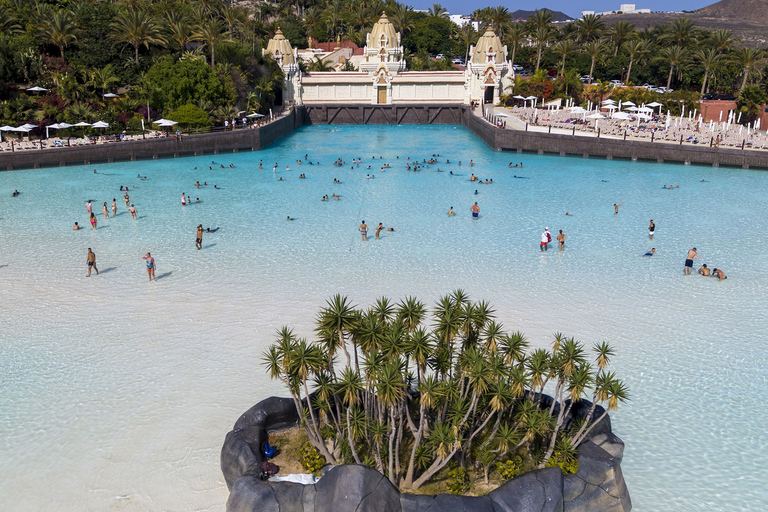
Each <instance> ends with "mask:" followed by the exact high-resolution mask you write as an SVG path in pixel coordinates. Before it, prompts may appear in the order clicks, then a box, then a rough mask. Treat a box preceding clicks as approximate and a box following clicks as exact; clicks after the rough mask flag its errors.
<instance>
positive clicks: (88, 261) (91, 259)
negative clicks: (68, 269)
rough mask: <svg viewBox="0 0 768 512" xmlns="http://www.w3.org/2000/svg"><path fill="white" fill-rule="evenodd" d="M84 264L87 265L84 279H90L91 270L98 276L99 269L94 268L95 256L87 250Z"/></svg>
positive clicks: (89, 249)
mask: <svg viewBox="0 0 768 512" xmlns="http://www.w3.org/2000/svg"><path fill="white" fill-rule="evenodd" d="M85 263H86V265H88V275H87V276H85V277H91V269H93V270H95V271H96V275H99V269H97V268H96V254H95V253H94V252H93V251H92V250H91V248H90V247H89V248H88V256H86V258H85Z"/></svg>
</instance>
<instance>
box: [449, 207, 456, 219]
mask: <svg viewBox="0 0 768 512" xmlns="http://www.w3.org/2000/svg"><path fill="white" fill-rule="evenodd" d="M454 215H456V213H454V211H453V206H451V209H450V210H448V216H449V217H453V216H454Z"/></svg>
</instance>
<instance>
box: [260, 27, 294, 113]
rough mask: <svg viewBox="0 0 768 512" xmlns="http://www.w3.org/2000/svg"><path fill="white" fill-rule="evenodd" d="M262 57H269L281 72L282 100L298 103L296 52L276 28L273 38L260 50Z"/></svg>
mask: <svg viewBox="0 0 768 512" xmlns="http://www.w3.org/2000/svg"><path fill="white" fill-rule="evenodd" d="M261 54H262V55H267V54H269V55H271V56H272V58H273V59H275V62H277V64H278V66H280V68H281V69H282V70H283V73H284V75H285V76H284V78H283V98H284V99H285V100H287V101H296V100H299V101H300V99H301V98H300V97H299V95H298V94H296V91H298V89H299V84H300V82H301V76H300V72H299V65H298V60H299V58H298V52H297V50H296V49H295V48H292V47H291V42H290V41H289V40H288V39H286V38H285V36H284V35H283V31H282V30H280V28H279V27H278V29H277V32H275V37H273V38H272V39H270V40H269V42H267V48H266V49H263V48H262V50H261Z"/></svg>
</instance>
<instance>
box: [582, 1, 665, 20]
mask: <svg viewBox="0 0 768 512" xmlns="http://www.w3.org/2000/svg"><path fill="white" fill-rule="evenodd" d="M610 14H651V10H650V9H637V6H636V4H621V5H619V10H618V11H604V12H595V11H581V17H582V18H583V17H584V16H589V15H593V16H607V15H610Z"/></svg>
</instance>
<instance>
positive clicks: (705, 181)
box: [700, 180, 709, 183]
mask: <svg viewBox="0 0 768 512" xmlns="http://www.w3.org/2000/svg"><path fill="white" fill-rule="evenodd" d="M700 183H709V182H708V181H707V180H701V181H700Z"/></svg>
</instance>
